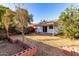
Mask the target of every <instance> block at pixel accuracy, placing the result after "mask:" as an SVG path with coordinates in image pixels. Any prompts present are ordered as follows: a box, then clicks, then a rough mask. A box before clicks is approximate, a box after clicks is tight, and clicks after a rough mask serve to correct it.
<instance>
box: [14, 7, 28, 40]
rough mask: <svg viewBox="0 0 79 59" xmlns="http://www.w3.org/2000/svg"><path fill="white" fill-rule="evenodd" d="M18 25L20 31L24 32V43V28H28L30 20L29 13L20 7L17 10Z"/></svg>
mask: <svg viewBox="0 0 79 59" xmlns="http://www.w3.org/2000/svg"><path fill="white" fill-rule="evenodd" d="M15 18H16V23H17V24H18V26H16V27H18V28H19V30H20V31H21V32H22V37H23V41H24V27H26V26H27V25H25V23H26V24H28V19H29V14H28V11H27V10H25V9H23V8H21V7H20V6H17V8H16V16H15Z"/></svg>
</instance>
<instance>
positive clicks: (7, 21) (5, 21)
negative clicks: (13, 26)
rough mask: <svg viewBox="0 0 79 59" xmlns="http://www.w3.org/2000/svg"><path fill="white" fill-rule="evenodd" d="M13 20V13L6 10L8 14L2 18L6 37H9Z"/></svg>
mask: <svg viewBox="0 0 79 59" xmlns="http://www.w3.org/2000/svg"><path fill="white" fill-rule="evenodd" d="M11 18H12V11H11V10H10V9H6V13H5V14H4V15H3V16H2V23H3V25H4V28H5V29H6V35H7V37H9V34H8V28H9V25H10V20H11Z"/></svg>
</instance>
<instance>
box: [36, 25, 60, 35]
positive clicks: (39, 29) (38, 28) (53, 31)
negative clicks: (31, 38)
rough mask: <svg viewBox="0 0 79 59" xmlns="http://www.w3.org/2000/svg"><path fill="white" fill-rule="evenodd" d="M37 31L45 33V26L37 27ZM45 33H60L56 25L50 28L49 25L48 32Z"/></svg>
mask: <svg viewBox="0 0 79 59" xmlns="http://www.w3.org/2000/svg"><path fill="white" fill-rule="evenodd" d="M36 32H41V33H43V27H37V29H36ZM45 33H50V34H58V33H59V32H58V29H57V27H55V28H54V29H49V26H47V32H45Z"/></svg>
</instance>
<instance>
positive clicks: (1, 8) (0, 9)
mask: <svg viewBox="0 0 79 59" xmlns="http://www.w3.org/2000/svg"><path fill="white" fill-rule="evenodd" d="M6 9H9V8H7V7H4V6H3V5H0V29H2V28H3V27H4V26H3V24H2V16H3V15H4V14H5V13H6Z"/></svg>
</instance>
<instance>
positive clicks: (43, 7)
mask: <svg viewBox="0 0 79 59" xmlns="http://www.w3.org/2000/svg"><path fill="white" fill-rule="evenodd" d="M2 5H4V6H6V7H9V8H11V9H12V10H15V5H14V4H12V3H6V4H2ZM70 5H71V4H68V3H26V4H24V6H23V8H25V9H27V10H28V11H29V14H31V13H32V14H33V16H34V17H33V18H34V22H35V23H38V22H40V21H41V20H43V19H45V20H47V21H50V20H56V19H58V17H59V15H60V13H61V12H62V11H63V10H65V9H66V8H67V7H69V6H70Z"/></svg>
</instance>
